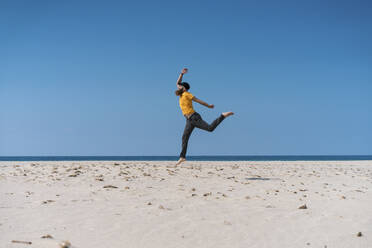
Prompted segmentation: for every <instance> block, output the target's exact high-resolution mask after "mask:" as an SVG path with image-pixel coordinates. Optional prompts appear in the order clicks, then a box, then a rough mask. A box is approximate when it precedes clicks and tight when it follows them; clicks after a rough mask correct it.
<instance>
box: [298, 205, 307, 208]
mask: <svg viewBox="0 0 372 248" xmlns="http://www.w3.org/2000/svg"><path fill="white" fill-rule="evenodd" d="M298 209H307V206H306V204H305V205H302V206H300V207H299V208H298Z"/></svg>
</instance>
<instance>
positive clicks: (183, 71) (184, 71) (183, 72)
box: [181, 68, 189, 74]
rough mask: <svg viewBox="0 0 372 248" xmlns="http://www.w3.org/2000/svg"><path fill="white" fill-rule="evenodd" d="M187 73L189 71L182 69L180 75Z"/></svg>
mask: <svg viewBox="0 0 372 248" xmlns="http://www.w3.org/2000/svg"><path fill="white" fill-rule="evenodd" d="M188 71H189V69H187V68H183V69H182V72H181V73H182V74H186V73H187V72H188Z"/></svg>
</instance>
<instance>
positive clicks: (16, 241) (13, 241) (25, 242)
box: [12, 240, 32, 245]
mask: <svg viewBox="0 0 372 248" xmlns="http://www.w3.org/2000/svg"><path fill="white" fill-rule="evenodd" d="M12 243H18V244H26V245H31V244H32V242H31V241H19V240H12Z"/></svg>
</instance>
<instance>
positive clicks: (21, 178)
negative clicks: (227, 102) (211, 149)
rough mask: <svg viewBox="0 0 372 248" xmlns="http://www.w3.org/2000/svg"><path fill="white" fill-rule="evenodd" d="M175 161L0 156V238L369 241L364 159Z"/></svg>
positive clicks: (153, 242) (227, 243) (371, 211)
mask: <svg viewBox="0 0 372 248" xmlns="http://www.w3.org/2000/svg"><path fill="white" fill-rule="evenodd" d="M173 164H174V162H149V161H147V162H129V161H117V162H113V161H107V162H102V161H86V162H84V161H81V162H80V161H79V162H73V161H68V162H63V161H60V162H0V247H1V248H6V247H32V248H34V247H48V248H53V247H58V244H59V243H60V242H61V241H62V240H68V241H69V242H71V244H72V246H71V247H74V248H87V247H89V248H123V247H131V248H134V247H141V248H146V247H152V248H156V247H159V248H160V247H161V248H167V247H203V248H204V247H213V248H218V247H257V248H258V247H260V248H262V247H286V248H290V247H296V248H298V247H322V248H324V247H327V248H332V247H336V248H342V247H345V248H346V247H348V248H349V247H358V248H362V247H366V248H367V247H372V191H371V188H372V161H324V162H312V161H311V162H310V161H307V162H303V161H295V162H294V161H292V162H195V161H188V162H186V163H184V164H183V165H181V166H179V167H177V168H168V167H169V165H173ZM359 232H360V234H359V235H358V233H359ZM48 234H49V235H50V236H51V237H52V238H41V237H42V236H45V235H48ZM12 240H18V241H27V242H31V244H19V243H12Z"/></svg>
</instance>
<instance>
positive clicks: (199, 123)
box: [180, 112, 225, 158]
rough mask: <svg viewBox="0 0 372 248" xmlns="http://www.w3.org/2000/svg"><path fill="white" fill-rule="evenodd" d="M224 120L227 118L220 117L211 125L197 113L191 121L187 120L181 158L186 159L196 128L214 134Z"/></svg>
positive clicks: (191, 117)
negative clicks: (191, 136) (188, 144)
mask: <svg viewBox="0 0 372 248" xmlns="http://www.w3.org/2000/svg"><path fill="white" fill-rule="evenodd" d="M223 119H225V117H224V116H223V115H220V117H218V118H217V119H215V120H214V121H213V122H212V123H211V124H208V123H207V122H205V121H204V120H203V119H202V118H201V116H200V115H199V114H198V113H196V112H195V113H194V114H192V115H191V116H190V117H189V119H186V126H185V130H184V131H183V135H182V151H181V154H180V157H181V158H185V157H186V151H187V143H188V142H189V138H190V135H191V133H192V131H193V130H194V128H195V127H197V128H200V129H203V130H205V131H209V132H212V131H213V130H214V129H215V128H216V127H217V126H218V125H219V124H220V123H221V122H222V121H223Z"/></svg>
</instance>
